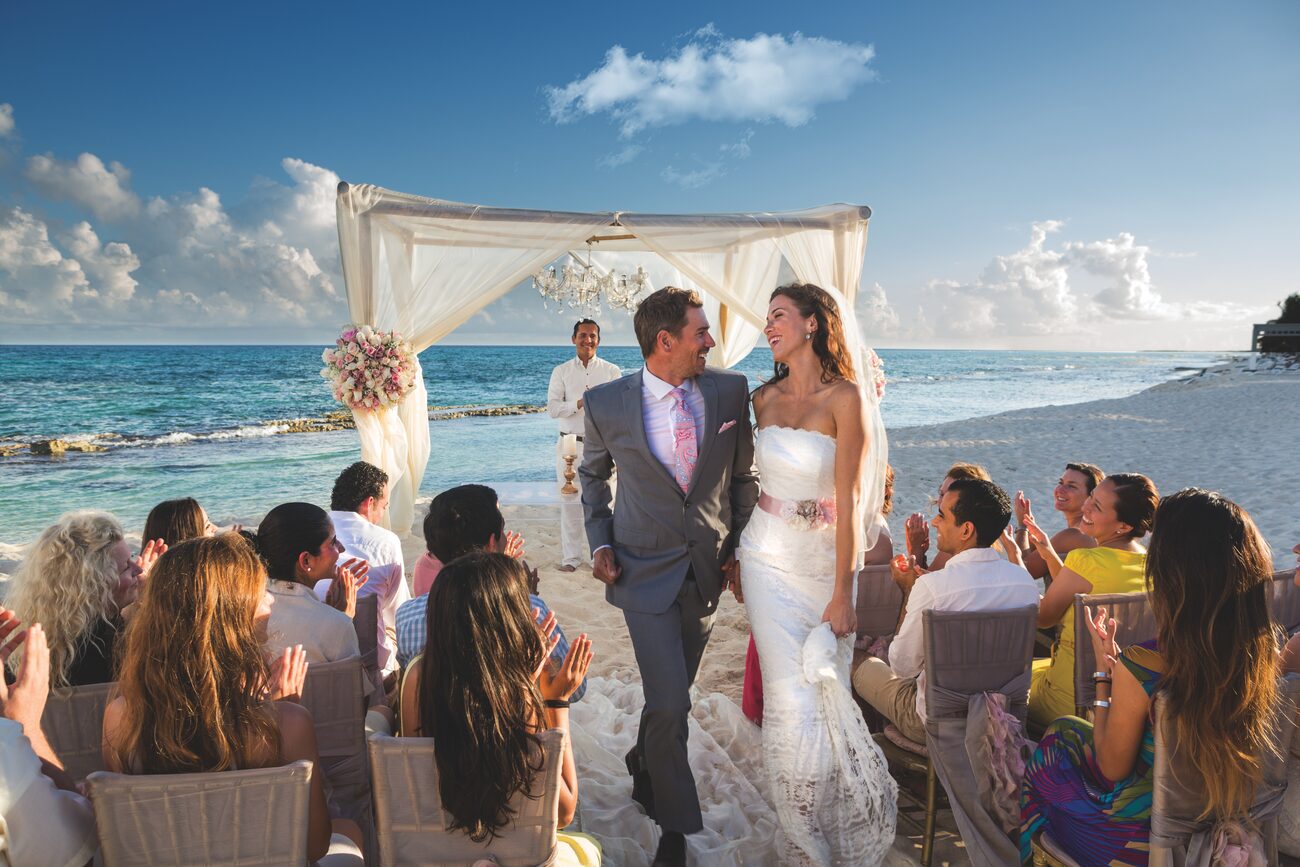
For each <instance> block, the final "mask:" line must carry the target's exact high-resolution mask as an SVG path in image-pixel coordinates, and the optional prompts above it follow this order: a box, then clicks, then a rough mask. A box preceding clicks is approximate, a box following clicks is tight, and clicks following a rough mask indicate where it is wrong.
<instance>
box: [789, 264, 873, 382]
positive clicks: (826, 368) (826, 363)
mask: <svg viewBox="0 0 1300 867" xmlns="http://www.w3.org/2000/svg"><path fill="white" fill-rule="evenodd" d="M778 295H780V296H784V297H786V298H789V299H790V300H791V301H792V302H794V307H795V309H796V310H798V311H799V315H800V316H804V317H808V316H812V317H814V318H815V319H816V320H817V330H816V331H814V332H813V335H812V348H813V352H814V353H816V355H817V359H818V360H819V361H820V362H821V364H822V382H828V383H829V382H835V381H836V380H837V379H847V380H849V381H850V382H856V379H855V378H854V375H853V358H852V356H850V355H849V348H848V343H847V342H846V341H845V338H844V320H843V319H841V318H840V307H839V305H838V304H836V303H835V299H834V298H832V297H831V296H830V293H829V292H827V291H826V290H825V289H823V288H821V287H820V286H814V285H813V284H812V283H787V284H786V285H784V286H778V287H777V288H776V289H775V290H773V292H772V295H771V297H770V298H769V299H768V303H771V301H772V300H774V299H775V298H776V297H777V296H778ZM789 375H790V368H789V366H788V365H785V364H781V363H780V362H776V363H775V373H774V374H773V376H772V378H771V379H770V380H768V381H769V382H776V381H778V380H781V379H785V378H786V377H787V376H789Z"/></svg>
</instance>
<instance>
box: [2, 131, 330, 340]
mask: <svg viewBox="0 0 1300 867" xmlns="http://www.w3.org/2000/svg"><path fill="white" fill-rule="evenodd" d="M281 167H282V168H283V169H284V172H285V174H286V175H287V176H288V179H289V182H288V183H282V182H276V181H272V180H269V179H264V178H263V179H258V180H257V181H256V182H255V183H254V184H253V186H252V188H251V190H250V191H249V193H248V195H247V196H245V197H244V198H243V200H242V201H241V202H240V203H239V204H238V206H236V207H233V208H227V206H226V205H225V203H224V202H223V201H222V198H221V196H219V195H218V194H217V192H216V191H214V190H211V189H208V188H207V187H200V188H199V189H198V190H197V191H196V192H182V193H178V194H175V195H172V196H167V197H154V198H151V199H149V200H148V201H141V199H140V197H139V196H137V195H136V194H135V193H134V192H133V191H132V190H131V188H130V184H129V182H130V172H129V171H128V170H127V169H126V167H124V166H122V165H120V164H117V163H112V164H110V165H108V166H105V165H104V163H103V161H102V160H100V159H99V157H97V156H95V155H94V154H82V155H81V156H80V157H79V158H78V159H77V160H76V161H74V162H62V161H59V160H57V159H55V158H54V157H53V156H50V155H45V156H39V157H34V158H32V159H31V160H29V161H28V172H27V176H28V178H29V179H30V180H31V181H32V183H33V185H34V186H35V187H36V188H37V189H38V190H40V191H41V192H44V193H46V194H47V195H49V196H51V197H53V198H58V199H68V200H72V201H73V202H75V203H76V204H78V205H79V206H81V207H83V208H85V209H86V210H88V211H89V212H91V213H92V214H93V215H94V216H95V218H96V220H97V221H101V222H102V223H103V224H105V225H111V226H112V234H113V237H112V238H111V239H110V240H108V241H101V235H102V234H104V232H103V227H102V226H101V227H99V229H98V230H97V228H96V227H95V226H93V225H92V224H91V222H88V221H81V222H78V223H76V224H75V225H73V226H72V227H71V228H68V229H67V230H65V231H58V232H54V231H51V228H50V227H49V226H47V224H46V222H45V221H44V220H42V219H41V218H40V217H39V216H37V215H36V214H34V213H32V212H29V211H26V210H22V209H18V208H15V209H13V210H11V211H8V212H6V211H4V210H3V209H0V310H3V311H6V312H10V311H11V312H13V313H15V314H21V315H22V316H23V317H24V318H25V319H27V320H29V321H31V322H40V323H51V322H79V321H87V322H89V321H93V322H95V323H97V324H101V325H105V326H115V325H120V324H138V323H141V322H147V323H148V324H149V325H151V326H152V325H160V326H163V327H166V326H169V325H173V326H175V325H180V326H187V327H188V326H192V325H194V324H195V323H196V321H200V322H201V321H203V320H205V319H206V320H209V324H211V325H214V326H218V327H222V326H234V325H250V326H252V325H256V326H271V327H279V326H305V327H320V326H321V324H322V323H328V324H329V325H331V326H332V325H333V324H334V323H335V322H337V321H341V320H342V319H343V318H345V316H346V307H345V303H344V299H343V296H342V293H341V292H340V291H339V289H338V288H337V287H338V286H340V285H341V282H340V278H339V276H338V275H339V270H340V269H339V256H338V236H337V233H336V230H335V216H334V197H335V189H336V187H337V185H338V176H337V175H335V174H334V173H333V172H331V171H329V170H328V169H325V168H322V167H320V166H315V165H312V164H310V163H307V162H304V161H303V160H299V159H293V158H289V159H285V160H283V161H282V163H281ZM92 314H93V318H92Z"/></svg>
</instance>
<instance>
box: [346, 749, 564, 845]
mask: <svg viewBox="0 0 1300 867" xmlns="http://www.w3.org/2000/svg"><path fill="white" fill-rule="evenodd" d="M540 737H541V740H542V751H543V755H544V757H545V760H544V764H543V767H542V771H541V773H539V774H538V775H537V776H536V777H535V778H534V781H533V791H532V792H531V793H529V795H527V796H525V795H524V794H522V793H521V794H520V795H518V796H516V798H515V801H514V803H513V805H512V806H513V807H514V809H515V811H516V812H515V819H514V822H513V823H512V824H511V825H510V827H509V828H507V829H506V830H505V832H504V833H503V834H502V835H501V836H499V837H497V838H496V839H495V840H492V841H490V842H483V843H475V842H474V841H473V840H471V839H470V838H469V837H468V836H466V835H465V834H464V833H462V832H460V831H448V830H447V825H448V824H449V823H450V816H448V815H447V814H446V813H445V812H443V809H442V801H441V798H440V797H439V794H438V766H437V763H436V762H435V761H434V755H433V739H432V738H390V737H386V736H384V735H372V736H371V737H370V764H371V772H372V774H373V775H374V791H375V821H376V825H377V826H378V831H379V858H380V863H381V864H382V865H384V867H401V865H422V867H442V865H446V867H452V865H456V867H464V865H470V864H473V863H474V862H475V861H477V860H479V859H482V858H493V859H495V860H496V862H497V863H498V864H500V865H501V867H538V865H549V864H551V863H552V862H553V860H554V858H555V853H556V846H555V843H556V829H555V823H556V822H557V821H558V819H559V810H560V768H561V759H562V758H563V756H564V743H565V739H566V737H567V736H566V735H565V733H564V732H563V731H561V730H560V729H550V730H549V731H545V732H542V733H541V735H540Z"/></svg>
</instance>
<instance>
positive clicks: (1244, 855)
mask: <svg viewBox="0 0 1300 867" xmlns="http://www.w3.org/2000/svg"><path fill="white" fill-rule="evenodd" d="M1257 839H1258V838H1257V835H1255V834H1252V833H1251V832H1250V831H1249V830H1248V829H1247V828H1246V827H1245V826H1244V825H1242V824H1241V823H1240V822H1221V823H1219V824H1218V825H1215V826H1214V830H1213V831H1212V832H1211V837H1210V849H1211V853H1210V863H1211V864H1222V865H1223V867H1264V864H1265V859H1264V855H1263V853H1262V852H1261V851H1260V849H1261V848H1263V847H1262V845H1261V846H1259V847H1256V845H1255V842H1256V840H1257ZM1259 842H1260V843H1261V844H1262V843H1263V841H1262V840H1260V841H1259Z"/></svg>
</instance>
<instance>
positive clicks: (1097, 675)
mask: <svg viewBox="0 0 1300 867" xmlns="http://www.w3.org/2000/svg"><path fill="white" fill-rule="evenodd" d="M1092 679H1093V680H1094V681H1096V680H1110V672H1109V671H1094V672H1093V673H1092Z"/></svg>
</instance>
